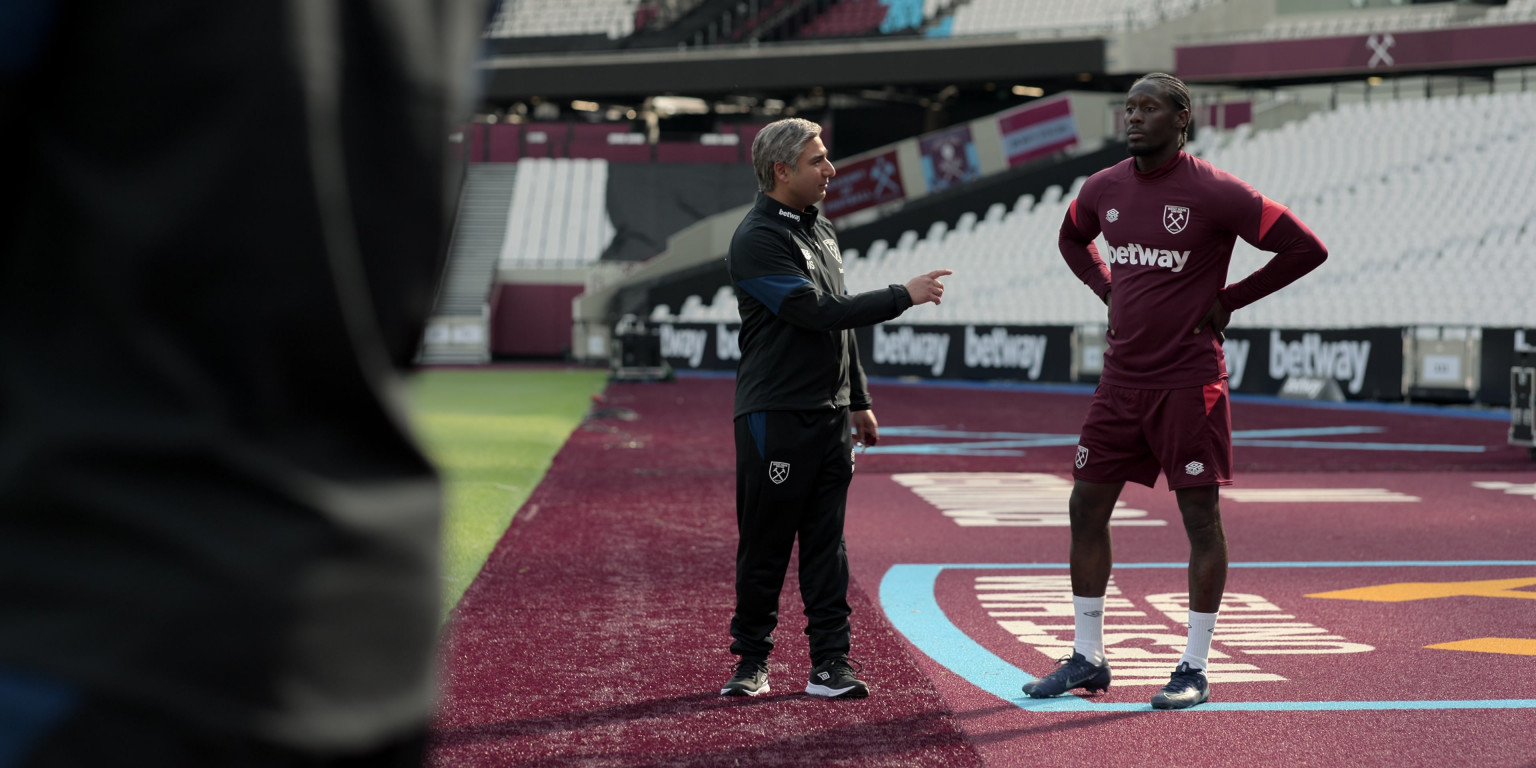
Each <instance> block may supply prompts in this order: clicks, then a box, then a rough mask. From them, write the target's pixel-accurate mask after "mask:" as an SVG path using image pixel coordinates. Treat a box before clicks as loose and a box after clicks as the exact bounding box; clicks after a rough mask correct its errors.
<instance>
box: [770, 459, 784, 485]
mask: <svg viewBox="0 0 1536 768" xmlns="http://www.w3.org/2000/svg"><path fill="white" fill-rule="evenodd" d="M768 479H769V480H772V481H773V484H774V485H779V484H781V483H783V482H784V481H785V480H788V479H789V462H786V461H770V462H768Z"/></svg>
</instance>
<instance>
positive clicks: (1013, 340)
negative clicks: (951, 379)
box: [965, 325, 1045, 381]
mask: <svg viewBox="0 0 1536 768" xmlns="http://www.w3.org/2000/svg"><path fill="white" fill-rule="evenodd" d="M1044 363H1045V337H1044V336H1032V335H1029V334H1022V333H1021V334H1018V335H1014V334H1010V333H1008V331H1006V330H1004V329H1002V328H993V329H992V332H991V333H988V334H984V335H983V334H979V333H977V332H976V326H974V325H967V326H966V327H965V364H966V366H968V367H971V368H1018V369H1021V370H1024V371H1027V372H1028V375H1029V378H1030V380H1031V381H1034V380H1036V379H1039V378H1040V367H1041V366H1042V365H1044Z"/></svg>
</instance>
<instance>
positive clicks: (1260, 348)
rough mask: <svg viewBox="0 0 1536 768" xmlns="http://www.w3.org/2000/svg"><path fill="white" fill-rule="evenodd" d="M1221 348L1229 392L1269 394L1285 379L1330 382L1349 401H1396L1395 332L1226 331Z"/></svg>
mask: <svg viewBox="0 0 1536 768" xmlns="http://www.w3.org/2000/svg"><path fill="white" fill-rule="evenodd" d="M1222 346H1223V349H1224V350H1225V351H1226V355H1227V379H1228V381H1227V383H1228V386H1230V387H1231V389H1232V391H1233V392H1243V393H1249V394H1262V395H1273V394H1276V393H1278V392H1279V391H1280V388H1281V387H1282V386H1284V384H1285V382H1286V380H1287V379H1290V378H1297V379H1333V380H1334V381H1336V382H1338V384H1339V390H1340V391H1341V392H1343V394H1344V397H1346V398H1348V399H1350V400H1401V399H1402V396H1403V331H1402V329H1401V328H1354V329H1346V330H1331V329H1330V330H1315V331H1309V330H1281V329H1274V328H1228V329H1227V341H1226V343H1225V344H1224V345H1222Z"/></svg>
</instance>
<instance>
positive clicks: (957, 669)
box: [880, 560, 1536, 712]
mask: <svg viewBox="0 0 1536 768" xmlns="http://www.w3.org/2000/svg"><path fill="white" fill-rule="evenodd" d="M1464 566H1518V567H1522V568H1527V567H1531V566H1536V560H1379V561H1374V562H1339V561H1316V562H1305V561H1296V562H1253V563H1232V564H1231V565H1230V567H1232V568H1401V567H1409V568H1412V567H1464ZM1067 567H1068V566H1067V564H1066V563H1012V564H997V563H992V564H988V563H951V564H942V565H934V564H902V565H893V566H891V568H890V570H888V571H886V572H885V577H884V578H882V579H881V580H880V607H881V609H882V610H884V611H885V616H886V618H887V619H889V620H890V622H891V624H892V626H894V627H895V628H896V630H897V631H898V632H901V634H902V635H903V636H905V637H906V638H907V640H908V641H910V642H911V643H912V644H913V645H915V646H917V649H918V650H920V651H922V652H923V653H925V654H927V655H928V657H929V658H931V659H933V660H934V661H936V662H938V663H939V664H941V665H943V666H944V667H945V668H946V669H948V670H949V671H951V672H954V673H955V674H957V675H959V676H960V677H962V678H964V679H965V681H966V682H969V683H970V684H972V685H974V686H976V687H977V688H980V689H982V690H983V691H986V692H987V693H990V694H992V695H993V696H996V697H998V698H999V699H1002V700H1003V701H1007V702H1009V703H1012V704H1014V705H1016V706H1018V707H1019V708H1020V709H1027V710H1030V711H1032V712H1150V711H1153V710H1152V707H1151V705H1150V704H1095V703H1093V702H1092V701H1091V700H1089V699H1086V698H1083V697H1080V696H1070V695H1069V696H1062V697H1059V698H1054V699H1031V698H1029V697H1027V696H1025V695H1024V694H1023V692H1022V691H1021V690H1020V688H1021V687H1022V686H1023V685H1024V684H1025V683H1027V682H1029V681H1031V680H1033V679H1035V678H1034V677H1033V676H1031V675H1030V674H1029V673H1027V672H1025V671H1023V670H1021V669H1019V668H1018V667H1015V666H1013V665H1012V664H1009V663H1008V662H1006V661H1004V660H1003V659H1002V658H1000V657H998V656H997V655H996V654H994V653H992V652H991V651H989V650H987V649H986V648H984V647H982V646H981V644H980V643H977V642H976V641H975V640H973V639H971V637H970V636H969V635H967V634H965V633H964V632H962V631H961V630H960V628H959V627H956V626H955V625H954V622H951V621H950V620H949V617H948V616H945V615H944V610H943V609H942V608H940V607H939V603H938V599H937V598H936V597H934V584H935V583H936V582H937V581H938V578H939V574H940V573H941V572H943V571H944V569H946V568H959V569H968V570H983V569H984V570H1009V569H1029V570H1044V569H1051V570H1063V569H1066V568H1067ZM1115 567H1116V568H1121V569H1127V568H1131V569H1135V568H1187V567H1189V564H1188V563H1117V564H1116V565H1115ZM1532 708H1536V699H1454V700H1431V701H1241V702H1237V701H1234V702H1215V701H1212V702H1207V703H1205V704H1201V705H1200V706H1198V707H1193V708H1191V709H1187V710H1182V711H1184V712H1233V711H1247V712H1281V711H1306V712H1318V711H1341V710H1430V709H1532Z"/></svg>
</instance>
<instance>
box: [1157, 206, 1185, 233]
mask: <svg viewBox="0 0 1536 768" xmlns="http://www.w3.org/2000/svg"><path fill="white" fill-rule="evenodd" d="M1186 224H1189V209H1188V208H1185V207H1184V206H1182V205H1165V206H1163V228H1164V229H1166V230H1168V234H1171V235H1177V234H1178V233H1180V232H1183V231H1184V226H1185V225H1186Z"/></svg>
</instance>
